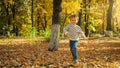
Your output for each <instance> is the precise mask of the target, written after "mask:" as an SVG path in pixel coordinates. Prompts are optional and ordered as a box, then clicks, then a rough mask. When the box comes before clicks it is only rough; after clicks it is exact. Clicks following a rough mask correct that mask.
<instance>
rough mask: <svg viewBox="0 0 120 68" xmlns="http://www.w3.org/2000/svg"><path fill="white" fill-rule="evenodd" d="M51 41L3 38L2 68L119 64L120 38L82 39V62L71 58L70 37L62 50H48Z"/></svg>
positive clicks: (119, 67) (118, 67)
mask: <svg viewBox="0 0 120 68" xmlns="http://www.w3.org/2000/svg"><path fill="white" fill-rule="evenodd" d="M48 45H49V43H48V42H40V41H38V40H35V41H34V40H27V39H7V40H6V39H1V40H0V68H120V40H119V39H114V40H113V39H112V40H110V39H109V38H104V39H93V40H81V41H80V43H79V45H78V52H79V62H80V63H79V64H74V63H73V62H72V59H71V58H72V57H71V53H70V51H69V44H68V41H67V40H61V41H60V43H59V50H58V51H55V52H49V51H48Z"/></svg>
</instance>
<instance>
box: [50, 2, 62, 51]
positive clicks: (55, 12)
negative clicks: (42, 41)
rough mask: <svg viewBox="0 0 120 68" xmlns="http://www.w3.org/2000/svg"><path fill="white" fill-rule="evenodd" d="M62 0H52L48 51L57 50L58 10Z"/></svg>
mask: <svg viewBox="0 0 120 68" xmlns="http://www.w3.org/2000/svg"><path fill="white" fill-rule="evenodd" d="M61 3H62V0H53V17H52V29H51V38H50V43H49V48H48V50H49V51H56V50H58V40H59V34H60V12H61V10H62V8H61Z"/></svg>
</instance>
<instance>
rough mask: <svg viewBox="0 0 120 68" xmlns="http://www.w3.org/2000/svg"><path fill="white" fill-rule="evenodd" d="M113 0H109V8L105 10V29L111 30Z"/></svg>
mask: <svg viewBox="0 0 120 68" xmlns="http://www.w3.org/2000/svg"><path fill="white" fill-rule="evenodd" d="M113 2H114V1H113V0H109V8H108V12H107V28H106V30H107V31H112V22H111V20H112V9H113Z"/></svg>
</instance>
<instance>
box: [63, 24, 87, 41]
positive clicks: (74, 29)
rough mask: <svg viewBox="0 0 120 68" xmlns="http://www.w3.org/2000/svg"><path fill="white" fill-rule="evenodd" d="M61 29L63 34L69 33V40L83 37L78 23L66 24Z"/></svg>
mask: <svg viewBox="0 0 120 68" xmlns="http://www.w3.org/2000/svg"><path fill="white" fill-rule="evenodd" d="M63 31H64V33H65V34H67V33H69V34H70V37H69V39H70V40H79V37H83V38H85V35H84V33H83V31H82V30H81V28H80V27H79V26H78V25H72V24H68V25H67V26H66V27H65V28H64V30H63Z"/></svg>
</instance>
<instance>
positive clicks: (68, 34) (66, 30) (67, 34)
mask: <svg viewBox="0 0 120 68" xmlns="http://www.w3.org/2000/svg"><path fill="white" fill-rule="evenodd" d="M68 29H69V28H68V26H66V27H65V28H64V29H63V32H64V34H65V35H66V36H67V37H70V33H69V32H68Z"/></svg>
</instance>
